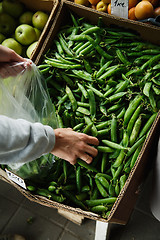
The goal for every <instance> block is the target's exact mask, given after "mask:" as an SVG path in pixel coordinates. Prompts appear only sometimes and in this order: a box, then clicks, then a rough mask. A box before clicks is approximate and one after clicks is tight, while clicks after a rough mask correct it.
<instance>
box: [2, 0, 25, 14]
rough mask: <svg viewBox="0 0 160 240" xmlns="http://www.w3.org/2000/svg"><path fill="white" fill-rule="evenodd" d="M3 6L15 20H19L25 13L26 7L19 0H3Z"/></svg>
mask: <svg viewBox="0 0 160 240" xmlns="http://www.w3.org/2000/svg"><path fill="white" fill-rule="evenodd" d="M2 6H3V9H4V11H5V12H6V13H8V14H9V15H11V16H12V17H14V18H18V17H19V16H20V15H21V14H22V13H23V11H24V5H23V4H22V3H21V2H20V1H18V0H3V2H2Z"/></svg>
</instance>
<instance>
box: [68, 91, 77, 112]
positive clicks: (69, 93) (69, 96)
mask: <svg viewBox="0 0 160 240" xmlns="http://www.w3.org/2000/svg"><path fill="white" fill-rule="evenodd" d="M66 93H67V95H68V98H69V100H70V101H71V104H72V109H73V111H76V109H77V101H76V99H75V97H74V95H73V93H72V91H71V89H70V88H69V87H68V86H66Z"/></svg>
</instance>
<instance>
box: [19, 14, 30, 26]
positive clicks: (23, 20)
mask: <svg viewBox="0 0 160 240" xmlns="http://www.w3.org/2000/svg"><path fill="white" fill-rule="evenodd" d="M32 17H33V12H31V11H26V12H24V13H22V15H21V16H20V17H19V23H20V24H30V25H31V24H32Z"/></svg>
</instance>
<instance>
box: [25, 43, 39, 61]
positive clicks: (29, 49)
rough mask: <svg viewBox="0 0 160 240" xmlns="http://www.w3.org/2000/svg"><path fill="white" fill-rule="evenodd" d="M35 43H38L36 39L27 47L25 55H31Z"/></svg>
mask: <svg viewBox="0 0 160 240" xmlns="http://www.w3.org/2000/svg"><path fill="white" fill-rule="evenodd" d="M37 43H38V41H36V42H34V43H32V44H31V45H30V46H29V47H28V48H27V51H26V55H27V57H28V58H30V57H31V55H32V53H33V51H34V49H35V48H36V46H37Z"/></svg>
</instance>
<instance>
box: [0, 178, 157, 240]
mask: <svg viewBox="0 0 160 240" xmlns="http://www.w3.org/2000/svg"><path fill="white" fill-rule="evenodd" d="M151 179H152V174H150V175H149V176H148V178H147V179H146V181H145V183H144V187H143V190H142V192H141V194H140V196H139V198H138V201H137V204H136V206H135V208H134V210H133V213H132V215H131V217H130V220H129V222H128V224H127V225H125V226H122V225H117V224H110V234H109V238H108V239H107V240H160V222H159V221H158V220H156V219H155V218H154V217H153V215H152V214H151V212H150V208H149V195H150V190H151ZM95 226H96V222H95V221H93V220H90V219H84V222H83V223H82V225H81V226H79V225H77V224H75V223H73V222H71V221H69V220H67V219H66V218H65V217H63V216H61V215H60V214H58V212H57V210H56V209H50V208H48V207H44V206H41V205H39V204H37V203H34V202H31V201H30V200H28V199H26V198H25V197H24V196H23V195H22V194H21V193H20V192H19V191H18V190H17V189H15V188H14V187H13V186H11V185H10V184H8V183H6V182H4V181H2V180H0V233H19V234H22V235H24V236H25V237H26V240H82V239H83V240H94V237H95ZM99 240H101V239H99Z"/></svg>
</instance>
